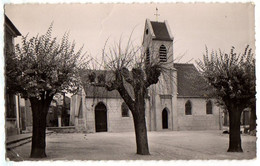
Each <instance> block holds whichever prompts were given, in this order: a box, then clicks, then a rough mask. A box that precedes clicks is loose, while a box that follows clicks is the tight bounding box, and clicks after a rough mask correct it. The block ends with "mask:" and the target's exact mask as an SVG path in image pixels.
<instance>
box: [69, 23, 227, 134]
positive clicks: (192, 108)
mask: <svg viewBox="0 0 260 166" xmlns="http://www.w3.org/2000/svg"><path fill="white" fill-rule="evenodd" d="M173 41H174V38H173V36H172V34H171V31H170V27H169V26H168V24H167V21H164V22H153V21H150V20H148V19H147V20H146V22H145V27H144V35H143V47H144V50H145V51H146V53H145V56H146V57H145V58H146V63H150V62H151V61H152V60H156V59H157V60H160V61H161V62H165V65H166V67H167V68H168V69H169V72H168V73H167V74H164V75H161V76H160V78H159V80H160V81H159V82H158V83H157V84H156V85H152V86H150V87H149V92H148V95H147V97H146V123H147V129H148V131H160V130H164V129H168V130H207V129H220V128H221V124H222V122H221V119H222V118H221V115H222V114H221V112H220V111H221V110H220V108H219V107H217V106H216V105H215V102H214V99H210V98H207V94H208V92H207V91H206V83H205V82H204V81H203V79H202V77H201V76H200V75H199V73H198V71H197V70H196V68H195V66H194V65H193V64H180V63H173V61H174V47H173ZM100 72H101V73H102V71H100ZM103 72H105V71H103ZM70 123H71V125H75V126H76V128H77V129H79V130H85V131H87V132H99V131H108V132H123V131H133V130H134V125H133V118H132V115H131V112H130V111H129V110H128V108H127V107H125V103H124V101H123V99H122V98H121V97H120V95H119V93H118V92H117V91H116V90H114V91H110V92H109V91H107V90H106V89H105V88H102V87H94V86H91V85H86V86H85V87H84V88H83V90H82V92H81V93H80V94H78V95H74V96H72V99H71V117H70Z"/></svg>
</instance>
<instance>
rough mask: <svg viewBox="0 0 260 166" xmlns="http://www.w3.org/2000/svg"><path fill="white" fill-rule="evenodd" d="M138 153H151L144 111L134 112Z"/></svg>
mask: <svg viewBox="0 0 260 166" xmlns="http://www.w3.org/2000/svg"><path fill="white" fill-rule="evenodd" d="M133 117H134V126H135V138H136V148H137V152H136V153H137V154H141V155H149V154H150V153H149V148H148V139H147V129H146V122H145V115H144V113H139V114H133Z"/></svg>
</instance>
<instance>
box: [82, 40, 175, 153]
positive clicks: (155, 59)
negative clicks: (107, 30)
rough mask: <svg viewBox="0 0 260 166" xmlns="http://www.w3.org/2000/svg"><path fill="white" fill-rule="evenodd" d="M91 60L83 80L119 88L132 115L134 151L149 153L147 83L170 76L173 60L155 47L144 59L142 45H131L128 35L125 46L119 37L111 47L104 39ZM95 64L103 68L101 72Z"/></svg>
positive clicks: (144, 53) (115, 88) (95, 84)
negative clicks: (163, 58)
mask: <svg viewBox="0 0 260 166" xmlns="http://www.w3.org/2000/svg"><path fill="white" fill-rule="evenodd" d="M170 57H172V55H169V54H168V55H167V59H171V58H170ZM93 64H95V65H93V66H95V67H94V68H93V67H92V68H91V67H90V68H91V69H90V70H88V76H87V80H85V81H84V83H85V84H90V85H93V86H98V87H105V88H106V90H108V91H113V90H117V91H118V92H119V94H120V96H121V97H122V99H123V100H124V102H125V103H126V104H127V106H128V107H129V109H130V111H131V113H132V115H133V120H134V127H135V135H136V146H137V154H141V155H149V148H148V140H147V128H146V120H145V111H146V110H145V97H146V95H147V93H148V88H149V87H150V86H151V85H153V84H157V83H158V82H159V80H165V79H169V77H171V74H172V73H171V72H170V71H171V69H172V67H173V62H172V61H169V60H168V61H167V60H166V62H165V61H164V62H162V61H160V59H159V52H158V51H157V53H154V56H151V57H149V60H148V59H147V57H146V52H145V50H144V49H143V48H142V46H139V47H138V46H134V44H133V43H132V42H131V36H130V37H129V39H128V41H127V43H126V46H125V47H123V41H122V38H120V40H119V42H118V43H116V44H115V45H113V46H112V47H107V42H106V44H105V46H104V49H103V51H102V61H101V62H98V61H97V60H95V59H94V58H93ZM97 64H98V65H97ZM169 66H170V67H169ZM96 67H99V69H103V72H100V70H97V68H96ZM84 72H85V73H86V71H84ZM159 77H160V79H159ZM84 83H83V84H84Z"/></svg>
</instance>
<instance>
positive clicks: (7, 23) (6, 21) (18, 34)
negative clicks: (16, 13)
mask: <svg viewBox="0 0 260 166" xmlns="http://www.w3.org/2000/svg"><path fill="white" fill-rule="evenodd" d="M5 24H6V25H7V27H8V28H9V29H10V30H11V31H12V33H13V35H14V37H16V36H20V35H21V33H20V32H19V31H18V29H17V28H16V27H15V26H14V24H13V23H12V21H11V20H10V19H9V18H8V17H7V16H6V15H5Z"/></svg>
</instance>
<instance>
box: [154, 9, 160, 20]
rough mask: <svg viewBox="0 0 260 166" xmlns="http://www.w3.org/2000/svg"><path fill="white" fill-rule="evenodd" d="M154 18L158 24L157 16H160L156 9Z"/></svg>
mask: <svg viewBox="0 0 260 166" xmlns="http://www.w3.org/2000/svg"><path fill="white" fill-rule="evenodd" d="M154 15H155V16H156V21H157V22H158V16H160V14H159V13H158V8H157V7H156V13H155V14H154Z"/></svg>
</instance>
